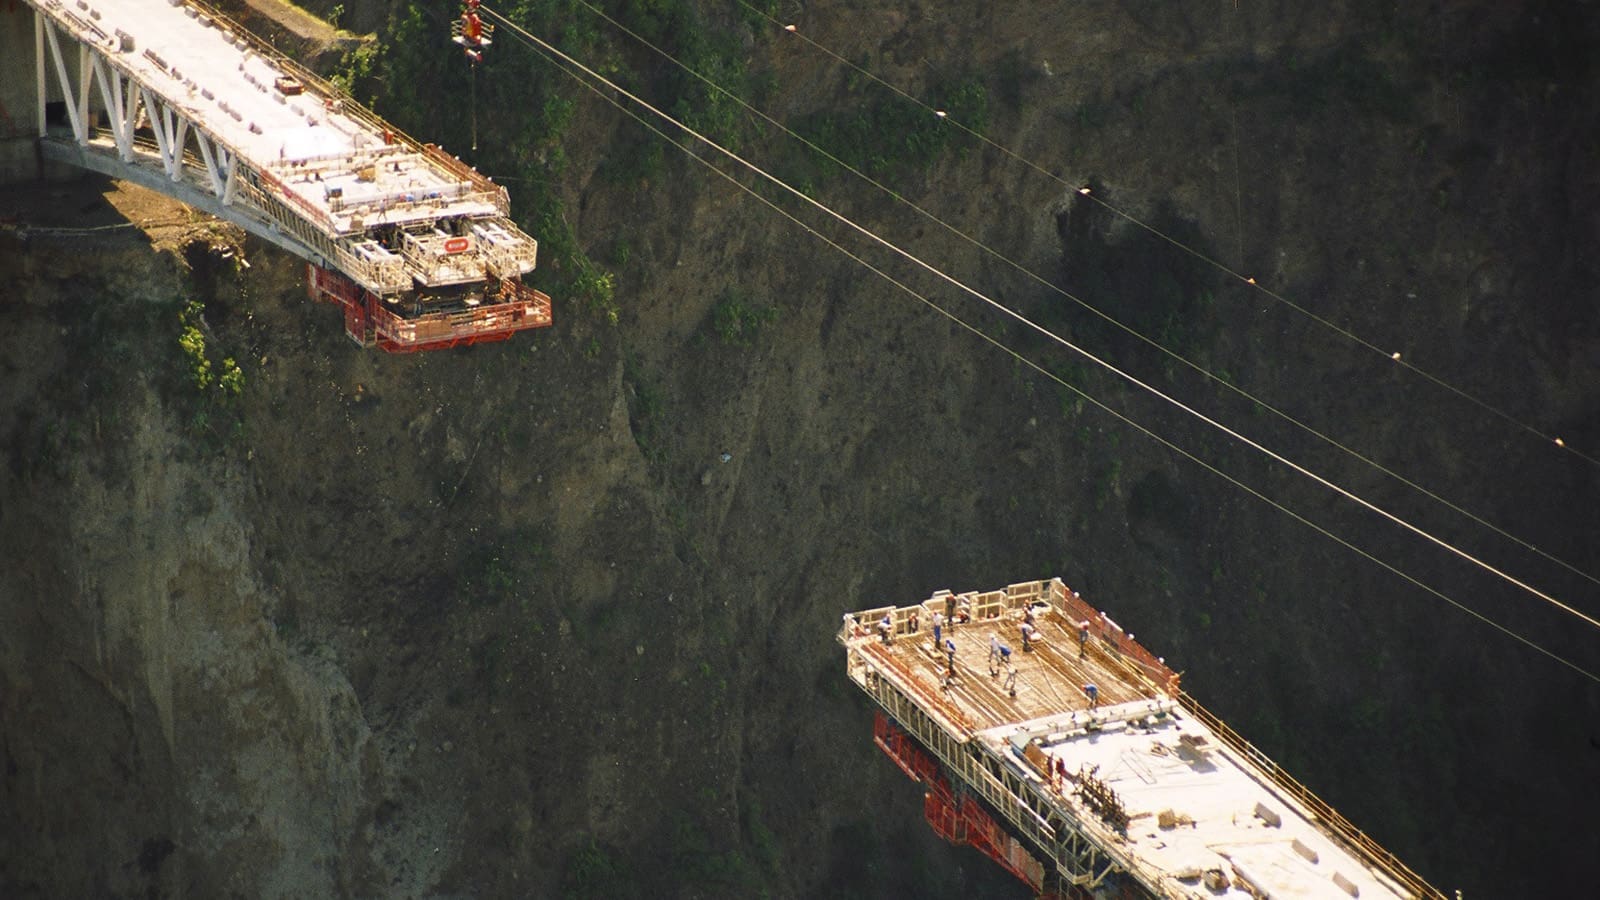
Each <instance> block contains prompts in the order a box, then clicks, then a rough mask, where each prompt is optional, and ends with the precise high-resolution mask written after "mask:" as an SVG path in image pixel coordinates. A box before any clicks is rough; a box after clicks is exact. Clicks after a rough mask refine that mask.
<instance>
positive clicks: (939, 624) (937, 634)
mask: <svg viewBox="0 0 1600 900" xmlns="http://www.w3.org/2000/svg"><path fill="white" fill-rule="evenodd" d="M942 640H944V616H943V615H940V613H939V611H938V610H937V609H936V610H934V611H933V649H935V650H937V649H939V642H940V641H942Z"/></svg>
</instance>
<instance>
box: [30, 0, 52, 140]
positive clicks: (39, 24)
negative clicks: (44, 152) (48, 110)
mask: <svg viewBox="0 0 1600 900" xmlns="http://www.w3.org/2000/svg"><path fill="white" fill-rule="evenodd" d="M44 25H45V22H44V13H43V12H40V11H39V8H38V7H34V10H33V74H34V80H35V83H36V84H37V85H38V91H39V103H38V104H37V105H38V109H37V110H35V112H36V118H37V119H38V120H39V137H44V135H45V125H46V122H45V115H44V105H45V102H46V101H47V100H48V99H49V92H48V91H46V90H45V84H46V82H45V79H44Z"/></svg>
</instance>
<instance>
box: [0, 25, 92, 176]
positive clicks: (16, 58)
mask: <svg viewBox="0 0 1600 900" xmlns="http://www.w3.org/2000/svg"><path fill="white" fill-rule="evenodd" d="M36 15H37V13H35V12H34V9H33V7H31V6H29V5H28V4H26V3H23V2H22V0H0V185H4V184H15V183H17V182H23V181H37V180H41V179H44V180H49V181H68V180H72V179H77V178H82V177H83V176H84V174H85V173H84V171H83V170H82V169H77V168H74V167H72V166H67V165H62V164H61V163H57V162H53V161H51V160H47V159H45V158H44V156H43V155H42V154H41V153H40V152H39V134H40V126H41V124H42V123H43V122H44V121H45V118H46V116H45V113H46V111H47V110H46V109H43V108H41V106H40V100H39V77H38V73H39V70H38V65H39V56H38V53H37V52H36V48H35V37H34V17H35V16H36ZM53 81H54V79H47V80H46V85H45V90H46V99H45V102H46V103H47V104H53V103H55V102H59V101H62V99H63V98H62V97H61V96H60V95H61V90H60V88H59V87H58V86H56V85H55V84H54V83H53Z"/></svg>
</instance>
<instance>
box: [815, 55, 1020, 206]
mask: <svg viewBox="0 0 1600 900" xmlns="http://www.w3.org/2000/svg"><path fill="white" fill-rule="evenodd" d="M929 94H930V96H931V97H933V98H935V100H934V105H936V106H938V107H939V108H940V109H942V110H944V111H945V112H947V113H948V114H949V116H950V117H951V118H953V119H955V120H956V121H959V122H960V123H961V124H962V125H965V126H966V127H968V128H971V129H973V130H975V131H982V130H983V129H984V128H985V127H986V126H987V124H988V113H989V95H988V92H987V91H986V90H985V89H984V86H983V82H982V81H981V80H979V79H978V78H977V77H975V76H965V77H962V78H958V79H955V80H952V81H949V82H944V83H940V84H936V85H935V86H934V87H933V89H932V90H931V91H930V92H929ZM868 96H870V97H871V98H873V99H871V100H865V101H857V102H855V103H851V104H848V105H845V106H843V107H838V108H830V109H828V110H825V111H823V112H818V113H814V114H812V115H810V116H807V117H806V118H804V119H802V120H801V121H800V122H799V123H798V124H797V125H796V126H795V129H794V130H795V131H796V132H798V133H800V134H801V135H804V136H805V138H806V139H807V140H809V141H811V142H812V143H813V144H816V145H817V146H818V147H820V148H822V149H823V150H825V151H827V153H829V154H832V155H833V156H834V157H835V158H837V159H838V160H839V161H840V162H843V163H845V164H846V165H848V166H850V167H851V168H854V169H857V170H860V171H862V172H865V173H866V174H868V175H871V176H873V177H874V178H890V177H893V178H897V179H898V178H904V177H907V176H909V175H911V174H913V173H915V172H923V171H926V170H927V169H929V168H930V167H931V166H932V165H933V164H934V163H935V162H937V161H938V160H939V159H940V158H942V157H943V156H944V154H945V153H947V152H948V151H950V150H952V149H954V150H958V151H961V152H965V151H966V150H967V149H969V148H970V147H972V146H973V145H974V144H975V141H976V139H974V138H972V137H971V136H969V135H967V134H966V133H965V132H963V131H961V130H959V129H958V128H956V126H954V125H952V124H951V123H950V122H949V121H948V120H947V119H944V118H941V117H939V116H936V115H934V114H933V113H930V112H928V110H926V109H924V108H923V107H921V106H919V105H917V104H915V103H912V102H911V101H910V100H907V99H905V98H904V97H899V96H887V97H885V96H883V95H882V94H881V92H878V91H873V92H871V93H870V94H869V95H868ZM791 167H792V168H794V169H795V171H793V172H791V173H790V176H789V177H790V180H795V181H803V182H807V183H811V182H820V181H822V180H824V179H828V178H836V177H839V176H841V175H843V174H844V172H843V171H842V170H841V169H840V167H839V166H838V165H837V164H835V163H834V162H832V161H831V160H829V159H828V158H827V157H826V156H824V155H823V154H821V153H817V152H811V153H809V154H808V155H807V158H806V159H805V160H803V161H797V162H796V163H793V164H792V165H791Z"/></svg>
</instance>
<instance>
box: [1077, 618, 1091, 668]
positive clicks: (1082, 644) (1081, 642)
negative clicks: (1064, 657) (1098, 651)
mask: <svg viewBox="0 0 1600 900" xmlns="http://www.w3.org/2000/svg"><path fill="white" fill-rule="evenodd" d="M1088 652H1089V620H1088V619H1081V620H1079V622H1078V658H1079V659H1083V657H1084V656H1085V655H1086V654H1087V653H1088Z"/></svg>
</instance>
